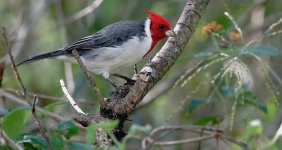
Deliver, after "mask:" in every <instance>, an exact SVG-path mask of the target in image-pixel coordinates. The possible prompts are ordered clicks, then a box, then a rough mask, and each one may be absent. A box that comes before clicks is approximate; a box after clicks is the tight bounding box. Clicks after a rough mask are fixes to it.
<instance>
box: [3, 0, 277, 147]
mask: <svg viewBox="0 0 282 150" xmlns="http://www.w3.org/2000/svg"><path fill="white" fill-rule="evenodd" d="M95 2H96V3H97V2H98V0H96V1H95ZM186 2H187V1H185V0H166V1H162V0H155V1H149V0H147V1H141V0H122V1H117V0H104V1H102V2H101V4H100V5H99V6H98V7H97V8H96V9H95V10H94V11H93V12H91V13H90V14H88V15H86V16H84V17H81V18H79V19H77V20H72V18H73V15H74V14H76V13H77V12H79V11H81V10H82V9H83V8H85V7H87V6H89V5H91V4H92V3H93V1H91V0H82V1H77V0H46V1H44V0H9V1H4V0H2V1H0V18H1V23H0V24H1V26H4V27H6V29H7V33H8V39H9V42H10V45H11V47H12V51H13V54H14V56H15V61H16V62H20V61H22V60H24V59H26V58H28V57H29V56H33V55H37V54H41V53H44V52H49V51H53V50H56V49H58V48H60V47H64V46H65V45H67V44H69V43H71V42H74V41H76V40H78V39H80V38H81V37H84V36H87V35H90V34H93V33H95V32H96V31H98V30H100V29H101V28H103V27H104V26H106V25H108V24H111V23H114V22H117V21H120V20H142V19H144V18H146V17H147V16H148V14H146V13H145V10H147V9H149V10H153V11H155V12H157V13H159V14H160V15H162V16H164V17H165V18H166V19H167V20H169V22H170V23H171V24H172V25H173V26H174V25H175V24H176V22H177V20H178V18H179V16H180V14H181V12H182V10H183V7H184V6H185V4H186ZM281 10H282V1H278V0H248V1H244V0H214V1H211V2H210V3H209V5H208V7H207V9H206V11H205V13H204V15H203V16H202V18H201V21H200V22H199V24H198V26H197V29H196V31H195V33H194V34H193V36H192V38H191V39H190V41H189V43H188V45H187V46H186V48H185V49H184V50H183V53H182V54H181V56H180V57H179V58H178V60H177V61H176V63H175V64H174V66H173V67H172V68H171V69H170V70H169V71H168V72H167V74H166V75H165V76H164V77H163V79H162V80H161V81H159V84H157V85H156V86H155V89H153V90H152V91H151V93H150V92H149V93H148V95H147V97H145V98H144V100H145V99H146V100H148V101H150V102H149V103H144V102H143V103H141V105H140V106H138V107H137V108H136V110H135V111H134V112H132V113H131V114H130V119H131V120H132V121H129V122H127V123H126V130H130V129H131V130H132V126H134V128H137V129H135V130H136V131H134V132H133V133H134V134H137V133H135V132H138V133H140V132H141V133H140V137H141V139H142V137H144V135H147V134H148V133H149V132H150V131H151V130H152V129H154V128H157V127H161V126H166V125H188V124H189V125H199V126H206V125H209V126H213V127H218V128H219V129H222V130H223V131H224V133H225V134H226V136H229V137H231V138H232V139H235V140H239V141H243V142H245V143H247V144H248V145H249V147H250V149H277V150H278V149H281V147H282V138H281V137H280V136H279V135H281V134H282V133H279V132H277V130H278V128H279V127H280V125H281V123H282V114H281V104H280V101H281V89H282V80H281V76H282V67H281V63H282V59H281V48H282V43H281V41H282V38H281V37H282V36H281V33H282V32H281V31H282V30H281V29H282V28H281V23H282V21H281V18H282V11H281ZM224 12H228V13H229V14H230V15H231V17H232V18H233V19H234V21H235V22H236V23H235V24H234V23H233V22H232V19H230V17H229V18H228V17H227V16H226V15H224ZM279 19H280V22H279ZM212 22H214V23H212ZM236 24H238V25H239V27H240V29H241V30H242V32H241V34H240V32H238V28H237V29H236ZM216 28H218V29H216ZM207 29H215V30H213V31H211V30H209V31H207ZM222 38H223V39H222ZM164 42H165V40H163V41H161V42H160V43H159V44H158V45H157V47H156V48H155V49H154V52H153V53H151V54H150V55H149V56H147V57H146V58H145V59H144V60H143V61H142V62H140V63H138V64H137V66H138V69H139V70H140V69H141V68H142V66H143V65H144V64H145V63H146V62H147V61H148V60H149V59H150V57H153V56H154V55H155V53H157V51H158V50H159V49H160V48H161V46H162V45H163V43H164ZM5 49H6V48H5V44H4V41H3V40H2V41H1V44H0V58H1V59H0V60H1V62H3V61H7V62H9V61H8V59H5V56H6V55H7V51H6V50H5ZM200 62H202V63H201V64H200V65H198V66H197V64H199V63H200ZM191 68H194V70H193V71H192V72H190V73H188V74H186V75H185V72H187V71H189V69H191ZM18 69H19V73H20V75H21V77H22V80H23V83H24V85H25V87H26V89H27V91H28V92H33V93H38V94H43V95H48V96H52V97H56V98H52V97H47V98H46V97H39V100H38V103H37V106H39V107H42V108H45V109H46V110H51V111H52V112H54V113H55V114H58V115H59V116H61V117H63V118H64V119H65V120H71V118H72V117H73V115H74V114H75V111H74V110H73V108H72V107H71V105H69V103H64V102H61V101H65V100H66V99H65V98H64V96H63V93H62V90H61V87H60V84H59V80H60V79H65V81H66V82H67V86H68V88H69V90H70V91H71V94H72V95H73V97H74V98H75V100H76V101H77V103H78V104H79V105H80V106H81V108H82V109H83V110H84V111H85V112H96V111H98V110H99V105H98V101H97V98H96V96H95V94H94V92H93V91H92V90H91V88H90V85H89V84H88V81H87V80H86V78H85V76H84V74H83V73H82V71H81V69H80V68H79V66H78V65H72V66H71V67H69V64H66V63H63V62H60V61H58V60H43V61H39V62H35V63H31V64H27V65H23V66H20V67H18ZM122 73H123V74H124V75H127V76H129V77H130V76H132V75H133V74H134V70H133V67H132V68H131V69H128V70H124V71H123V72H122ZM93 76H94V79H95V81H96V82H97V86H98V87H99V88H100V90H101V92H102V95H103V96H104V97H109V94H110V92H111V91H113V88H112V86H111V85H110V84H109V83H108V82H106V81H105V80H104V79H103V78H102V77H100V76H97V75H93ZM72 77H73V79H72ZM181 77H183V78H181ZM66 78H67V79H66ZM113 79H114V80H115V81H116V82H118V83H119V84H122V83H123V82H124V81H122V80H119V79H116V78H113ZM175 83H178V84H175ZM0 88H1V90H2V91H0V93H1V92H2V94H1V96H0V99H2V100H1V102H0V106H1V107H0V109H1V117H2V120H1V127H3V126H4V124H5V123H6V124H7V122H9V121H5V120H7V116H8V114H11V112H14V111H15V109H19V108H20V110H21V111H19V112H18V113H19V114H22V113H23V112H22V111H24V110H26V108H23V107H24V106H23V105H21V104H19V103H16V102H15V101H13V100H10V99H9V98H7V97H5V96H3V92H8V93H10V94H13V95H15V96H17V97H19V96H18V95H17V94H16V93H15V90H18V89H19V84H18V81H17V80H16V78H15V75H14V73H13V70H12V67H11V64H10V63H7V65H6V67H5V71H4V75H3V81H2V87H0ZM163 88H166V89H167V90H165V91H164V92H161V93H159V94H157V96H154V94H155V93H156V89H160V90H161V89H163ZM152 97H153V98H152ZM46 107H47V108H46ZM16 114H17V113H16ZM42 117H43V118H44V124H45V125H46V127H48V129H50V134H51V133H52V134H54V135H56V138H57V139H59V140H57V143H59V144H58V145H59V146H58V147H57V149H64V148H69V149H71V148H72V146H73V145H75V144H73V143H71V142H79V143H84V144H85V145H83V146H87V144H86V143H88V144H89V141H91V136H90V135H91V133H93V130H91V129H89V130H86V131H85V130H83V129H80V128H79V129H78V128H77V127H76V126H75V125H73V124H72V123H70V122H67V123H66V122H63V121H54V120H53V119H50V118H49V117H48V116H45V115H44V113H43V114H42ZM19 118H27V119H26V121H25V120H20V121H19V122H21V124H22V125H24V126H23V128H22V129H19V132H17V133H10V132H9V131H8V130H10V129H9V128H12V126H13V125H12V124H11V127H6V128H5V129H4V131H5V132H8V133H7V134H8V135H12V136H14V137H15V138H12V139H13V140H15V141H22V143H24V142H23V140H24V137H25V138H29V139H36V138H39V137H32V136H35V135H37V136H39V131H38V129H37V128H36V126H35V123H34V121H33V119H32V117H30V114H28V113H27V114H26V115H24V116H22V117H19ZM8 119H9V118H8ZM12 119H13V118H12ZM64 123H66V124H68V123H69V124H68V125H69V128H66V129H61V128H60V127H58V125H59V124H64ZM3 128H4V127H3ZM59 128H60V129H59ZM70 128H72V129H73V130H79V132H73V135H71V136H70V137H69V139H68V138H67V139H66V138H62V136H63V132H65V130H67V131H68V132H70V131H69V130H70ZM11 130H13V129H11ZM71 133H72V132H71ZM17 134H19V135H17ZM275 134H277V135H278V137H277V138H275ZM24 135H30V136H31V137H32V138H31V137H26V136H24ZM64 136H65V135H64ZM138 136H139V134H138ZM194 136H197V135H193V134H190V133H187V132H176V133H173V134H170V135H168V136H167V137H166V140H176V139H184V138H189V137H190V138H191V137H194ZM31 141H32V142H30V143H29V144H25V147H26V145H29V146H33V147H37V148H42V147H43V149H44V146H42V145H40V142H38V141H36V140H31ZM58 141H59V142H58ZM87 141H88V142H87ZM140 142H141V140H140V139H134V138H133V139H130V140H129V141H127V142H126V144H125V145H124V146H125V147H126V148H127V149H137V148H138V149H140V146H141V145H140ZM0 143H1V145H2V147H3V148H4V147H6V145H7V144H5V142H4V143H3V142H0ZM70 143H71V144H73V145H71V144H70ZM90 143H91V142H90ZM41 144H42V143H41ZM45 144H46V143H45ZM60 144H61V145H60ZM67 144H68V147H67V146H66V145H67ZM76 144H77V143H76ZM45 148H46V147H45ZM196 148H197V143H196V144H195V143H192V144H191V143H190V144H181V145H176V146H166V147H165V146H163V147H159V146H154V147H151V149H196ZM200 149H205V150H209V149H240V146H236V144H232V143H228V142H227V143H225V142H219V144H217V142H216V140H208V141H207V142H202V143H201V148H200Z"/></svg>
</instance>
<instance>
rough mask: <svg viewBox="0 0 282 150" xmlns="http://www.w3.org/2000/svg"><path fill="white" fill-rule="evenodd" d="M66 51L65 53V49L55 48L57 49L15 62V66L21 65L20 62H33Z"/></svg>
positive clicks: (59, 54)
mask: <svg viewBox="0 0 282 150" xmlns="http://www.w3.org/2000/svg"><path fill="white" fill-rule="evenodd" d="M66 53H67V51H65V50H57V51H53V52H49V53H45V54H41V55H37V56H33V57H30V58H29V59H27V60H24V61H22V62H20V63H19V64H17V66H19V65H22V64H27V63H31V62H35V61H38V60H42V59H45V58H54V57H57V56H61V55H65V54H66Z"/></svg>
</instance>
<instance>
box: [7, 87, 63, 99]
mask: <svg viewBox="0 0 282 150" xmlns="http://www.w3.org/2000/svg"><path fill="white" fill-rule="evenodd" d="M2 90H5V91H7V92H13V93H18V91H19V90H17V89H13V88H5V89H2ZM26 94H27V95H28V96H34V95H35V96H36V97H37V99H47V100H54V101H62V102H64V101H65V99H66V98H64V97H63V96H62V97H57V96H49V95H45V94H40V93H35V92H29V91H26Z"/></svg>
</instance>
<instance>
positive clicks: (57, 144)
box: [49, 134, 65, 149]
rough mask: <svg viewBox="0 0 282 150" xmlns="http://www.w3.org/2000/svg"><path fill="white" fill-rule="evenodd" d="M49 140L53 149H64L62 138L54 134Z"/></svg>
mask: <svg viewBox="0 0 282 150" xmlns="http://www.w3.org/2000/svg"><path fill="white" fill-rule="evenodd" d="M49 139H50V141H51V143H52V145H53V147H54V148H55V149H62V148H64V144H65V142H64V140H63V138H62V137H61V135H56V134H54V135H51V136H50V137H49Z"/></svg>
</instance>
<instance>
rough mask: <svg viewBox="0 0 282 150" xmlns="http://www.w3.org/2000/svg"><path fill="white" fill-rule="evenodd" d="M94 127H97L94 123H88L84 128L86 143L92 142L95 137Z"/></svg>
mask: <svg viewBox="0 0 282 150" xmlns="http://www.w3.org/2000/svg"><path fill="white" fill-rule="evenodd" d="M96 129H97V127H96V126H95V125H90V126H88V127H87V128H86V142H87V143H88V144H91V143H93V141H94V139H95V137H96Z"/></svg>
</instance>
